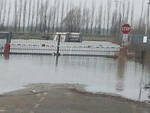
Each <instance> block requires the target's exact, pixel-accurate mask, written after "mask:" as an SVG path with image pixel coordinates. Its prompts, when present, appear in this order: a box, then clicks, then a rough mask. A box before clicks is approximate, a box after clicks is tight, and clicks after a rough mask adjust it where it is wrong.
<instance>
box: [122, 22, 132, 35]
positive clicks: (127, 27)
mask: <svg viewBox="0 0 150 113" xmlns="http://www.w3.org/2000/svg"><path fill="white" fill-rule="evenodd" d="M121 31H122V33H123V34H128V33H129V32H130V31H131V26H130V25H129V24H124V25H122V27H121Z"/></svg>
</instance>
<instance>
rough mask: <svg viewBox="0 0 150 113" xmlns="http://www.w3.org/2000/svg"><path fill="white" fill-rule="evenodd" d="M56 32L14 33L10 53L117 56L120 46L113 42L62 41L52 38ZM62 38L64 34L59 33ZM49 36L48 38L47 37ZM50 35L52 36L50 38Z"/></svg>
mask: <svg viewBox="0 0 150 113" xmlns="http://www.w3.org/2000/svg"><path fill="white" fill-rule="evenodd" d="M55 35H56V34H49V35H47V36H45V37H46V38H45V37H44V36H42V35H41V36H36V34H35V35H32V37H31V36H27V34H26V35H23V34H19V35H17V34H13V37H12V39H11V43H10V54H32V55H58V53H59V55H63V56H65V55H70V56H116V55H117V54H118V52H119V51H120V46H119V45H116V44H113V43H111V42H96V41H83V42H64V41H61V40H60V42H59V41H58V40H55V41H54V40H52V39H53V37H54V36H55ZM57 35H58V36H60V38H61V37H62V36H63V34H57ZM47 37H48V38H47ZM49 37H50V38H49Z"/></svg>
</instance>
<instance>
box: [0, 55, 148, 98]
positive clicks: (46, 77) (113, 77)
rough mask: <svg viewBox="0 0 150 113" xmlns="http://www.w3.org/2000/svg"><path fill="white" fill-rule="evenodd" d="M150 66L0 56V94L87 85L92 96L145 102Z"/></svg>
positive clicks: (103, 60)
mask: <svg viewBox="0 0 150 113" xmlns="http://www.w3.org/2000/svg"><path fill="white" fill-rule="evenodd" d="M149 73H150V70H149V67H147V66H144V65H141V64H140V63H138V62H134V61H130V60H126V59H121V60H118V59H111V58H104V57H79V56H60V57H59V58H58V60H57V61H56V57H55V56H23V55H18V56H17V55H11V56H10V57H9V59H7V60H6V59H4V58H3V56H0V93H4V92H8V91H13V90H16V89H20V88H23V86H24V85H28V84H32V83H56V84H62V83H71V84H82V85H86V87H85V89H86V90H87V91H89V92H94V93H99V92H101V93H109V94H113V95H114V94H115V95H120V96H123V97H126V98H130V99H134V100H141V101H144V100H148V91H146V90H144V89H141V88H143V87H144V85H145V84H148V83H150V74H149Z"/></svg>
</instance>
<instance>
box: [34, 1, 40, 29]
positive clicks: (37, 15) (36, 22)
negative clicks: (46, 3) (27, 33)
mask: <svg viewBox="0 0 150 113" xmlns="http://www.w3.org/2000/svg"><path fill="white" fill-rule="evenodd" d="M39 7H40V0H37V4H36V21H35V32H37V30H38V26H39V25H38V24H39V13H40V12H39Z"/></svg>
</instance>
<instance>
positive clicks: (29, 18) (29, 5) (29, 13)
mask: <svg viewBox="0 0 150 113" xmlns="http://www.w3.org/2000/svg"><path fill="white" fill-rule="evenodd" d="M31 7H32V0H29V2H28V24H27V27H28V31H29V30H30V23H31V22H30V20H31Z"/></svg>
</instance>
